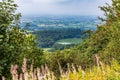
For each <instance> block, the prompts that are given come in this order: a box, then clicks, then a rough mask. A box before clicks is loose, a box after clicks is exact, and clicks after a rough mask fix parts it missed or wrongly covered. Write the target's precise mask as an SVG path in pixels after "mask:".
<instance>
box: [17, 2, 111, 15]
mask: <svg viewBox="0 0 120 80" xmlns="http://www.w3.org/2000/svg"><path fill="white" fill-rule="evenodd" d="M110 1H111V0H16V3H17V4H18V6H19V8H18V11H19V12H21V13H22V15H102V12H101V11H100V9H99V8H98V6H102V5H104V4H105V3H106V2H107V3H110Z"/></svg>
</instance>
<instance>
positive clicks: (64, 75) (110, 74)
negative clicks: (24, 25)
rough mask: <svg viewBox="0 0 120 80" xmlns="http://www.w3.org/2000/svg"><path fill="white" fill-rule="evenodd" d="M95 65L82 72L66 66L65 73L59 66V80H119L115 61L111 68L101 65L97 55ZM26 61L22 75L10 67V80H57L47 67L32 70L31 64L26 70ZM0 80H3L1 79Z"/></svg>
mask: <svg viewBox="0 0 120 80" xmlns="http://www.w3.org/2000/svg"><path fill="white" fill-rule="evenodd" d="M95 57H96V63H97V66H94V67H93V68H92V69H88V70H82V69H81V67H80V66H75V65H74V64H71V65H70V64H67V71H64V70H63V69H62V67H61V66H60V63H59V62H58V65H59V71H60V78H59V79H60V80H120V65H119V64H118V62H117V61H116V60H113V61H112V64H111V66H108V65H105V64H102V63H101V62H100V61H99V58H98V56H97V55H95ZM27 67H28V66H27V59H24V61H23V65H22V68H21V70H22V73H18V66H17V65H11V70H10V72H11V75H12V80H57V78H56V77H55V75H54V73H53V72H52V71H50V70H49V68H48V67H47V65H44V66H41V67H40V68H36V69H33V64H31V66H30V69H28V68H27ZM2 80H5V78H4V77H2Z"/></svg>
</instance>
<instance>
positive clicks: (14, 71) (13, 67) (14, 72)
mask: <svg viewBox="0 0 120 80" xmlns="http://www.w3.org/2000/svg"><path fill="white" fill-rule="evenodd" d="M17 69H18V66H17V65H11V69H10V72H11V74H12V80H18V72H17Z"/></svg>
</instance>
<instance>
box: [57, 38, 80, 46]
mask: <svg viewBox="0 0 120 80" xmlns="http://www.w3.org/2000/svg"><path fill="white" fill-rule="evenodd" d="M81 42H82V39H80V38H68V39H61V40H58V41H57V42H56V44H61V45H71V44H79V43H81Z"/></svg>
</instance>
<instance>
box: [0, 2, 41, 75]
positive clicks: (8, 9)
mask: <svg viewBox="0 0 120 80" xmlns="http://www.w3.org/2000/svg"><path fill="white" fill-rule="evenodd" d="M17 7H18V6H17V4H15V3H14V0H3V1H1V2H0V76H2V75H5V76H9V74H8V73H9V67H10V65H11V64H16V63H17V64H20V63H22V60H23V58H24V57H26V58H28V60H29V62H31V61H32V60H34V63H35V64H36V65H37V66H38V65H41V58H42V54H43V51H42V50H41V49H39V48H38V47H37V45H36V41H35V36H33V35H32V34H28V33H26V32H25V31H24V30H22V29H20V27H19V26H20V21H19V20H20V17H21V14H20V13H16V9H17ZM36 59H37V60H36Z"/></svg>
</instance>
